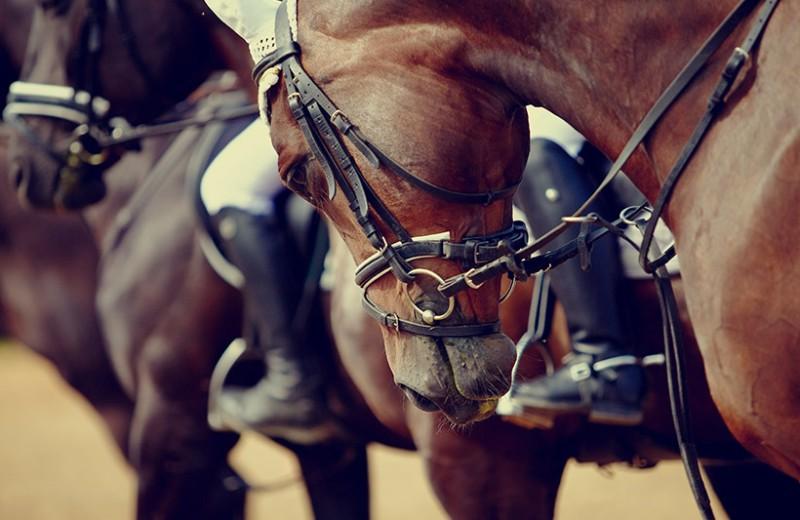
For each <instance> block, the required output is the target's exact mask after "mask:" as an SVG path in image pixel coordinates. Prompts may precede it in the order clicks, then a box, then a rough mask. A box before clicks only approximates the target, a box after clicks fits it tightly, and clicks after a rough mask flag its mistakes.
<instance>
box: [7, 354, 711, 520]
mask: <svg viewBox="0 0 800 520" xmlns="http://www.w3.org/2000/svg"><path fill="white" fill-rule="evenodd" d="M232 457H233V462H234V466H235V467H236V468H237V469H238V470H240V471H241V472H242V474H243V475H244V476H245V478H247V479H248V481H249V482H250V483H251V484H253V485H267V486H270V485H272V484H276V489H275V490H274V491H272V492H259V493H251V494H250V496H249V498H248V517H250V518H254V519H259V518H281V519H307V518H310V509H309V507H308V505H307V501H306V498H305V495H304V491H303V488H302V485H301V484H300V482H299V481H295V476H296V475H297V473H298V470H297V468H296V465H295V463H294V461H293V457H291V456H290V455H289V453H288V452H287V451H285V450H284V449H283V448H280V447H278V446H277V445H275V444H274V443H271V442H269V441H266V440H263V439H262V438H260V437H258V436H256V435H251V436H245V437H244V439H243V440H242V441H241V442H240V443H239V445H238V446H237V447H236V448H235V450H234V452H233V454H232ZM370 471H371V476H372V481H373V482H372V511H373V515H374V518H375V519H377V520H395V519H396V520H400V519H408V518H414V519H417V520H423V519H432V520H436V519H442V518H446V517H445V515H444V513H443V512H442V510H441V508H440V507H439V505H438V504H437V502H436V500H435V498H434V496H433V493H432V491H431V490H430V488H429V486H428V483H427V480H426V479H425V475H424V472H423V468H422V463H421V461H420V459H419V458H418V457H417V456H416V455H415V454H414V453H409V452H403V451H399V450H393V449H390V448H385V447H383V446H372V447H371V448H370ZM287 481H288V483H287ZM284 484H286V485H285V486H284ZM134 486H135V484H134V479H133V475H132V473H131V472H130V470H129V469H128V468H127V466H126V465H125V462H124V460H123V459H122V457H121V456H120V454H119V453H118V452H117V450H116V449H115V448H114V446H113V443H112V440H111V438H110V437H109V435H108V433H107V432H106V430H105V429H104V428H103V426H102V424H101V423H100V421H99V419H98V418H97V416H96V415H95V413H94V412H93V411H92V409H91V408H90V407H89V405H88V404H87V403H86V402H85V401H84V400H83V399H82V398H81V397H80V396H79V395H77V394H76V393H75V392H74V391H73V390H72V389H71V388H69V387H68V386H67V385H66V384H65V383H64V382H63V381H62V380H61V379H60V377H59V376H58V374H57V373H56V371H55V370H54V368H53V367H52V366H51V365H50V364H49V363H48V362H47V361H44V360H43V359H42V358H40V357H39V356H37V355H36V354H33V353H32V352H31V351H30V350H28V349H26V348H25V347H23V346H21V345H19V344H15V343H8V342H3V343H2V344H0V519H25V520H61V519H70V520H71V519H75V520H94V519H97V520H107V519H127V518H133V506H134V493H135V489H134ZM717 511H719V509H717ZM556 517H557V518H558V519H575V520H577V519H585V518H614V519H640V518H645V517H646V518H648V519H651V520H659V519H665V520H666V519H676V518H680V519H692V518H698V514H697V511H696V509H695V507H694V504H693V502H692V499H691V496H690V493H689V488H688V484H687V482H686V477H685V476H684V473H683V469H682V467H681V466H680V463H679V462H667V463H661V464H659V465H658V466H657V467H656V468H655V469H652V470H632V469H629V468H626V467H625V466H622V465H614V466H610V467H607V468H603V469H600V468H598V467H597V466H595V465H589V464H583V465H579V464H575V463H570V465H569V466H568V468H567V472H566V475H565V480H564V485H563V486H562V488H561V494H560V497H559V501H558V508H557V513H556Z"/></svg>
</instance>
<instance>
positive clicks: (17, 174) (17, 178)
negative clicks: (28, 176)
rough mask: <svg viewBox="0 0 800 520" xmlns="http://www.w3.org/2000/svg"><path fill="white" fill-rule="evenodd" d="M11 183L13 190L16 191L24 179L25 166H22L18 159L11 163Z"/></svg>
mask: <svg viewBox="0 0 800 520" xmlns="http://www.w3.org/2000/svg"><path fill="white" fill-rule="evenodd" d="M10 173H11V182H12V183H13V187H14V189H15V190H16V189H18V188H19V187H20V186H21V185H22V181H23V180H24V179H25V166H24V165H23V164H22V161H21V160H19V159H15V160H14V161H12V163H11V172H10Z"/></svg>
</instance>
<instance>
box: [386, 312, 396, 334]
mask: <svg viewBox="0 0 800 520" xmlns="http://www.w3.org/2000/svg"><path fill="white" fill-rule="evenodd" d="M383 321H384V322H385V323H386V326H387V327H391V328H393V329H394V330H396V331H397V332H400V317H399V316H398V315H397V314H395V313H393V312H391V313H388V314H387V315H386V316H385V317H384V318H383Z"/></svg>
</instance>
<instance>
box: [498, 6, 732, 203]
mask: <svg viewBox="0 0 800 520" xmlns="http://www.w3.org/2000/svg"><path fill="white" fill-rule="evenodd" d="M734 3H735V0H721V1H719V2H695V1H692V0H674V1H671V2H630V1H629V0H611V1H607V2H563V1H562V0H535V1H533V0H520V1H519V2H515V4H517V5H514V6H507V7H506V9H508V10H509V12H508V13H507V14H508V16H507V17H504V18H506V19H507V20H514V23H512V24H511V25H509V26H507V27H508V28H507V34H508V35H509V36H510V37H511V40H510V41H508V40H502V41H501V47H503V48H502V49H497V50H498V51H499V54H498V56H497V59H496V60H495V61H496V65H495V67H496V70H494V71H492V73H493V74H494V75H495V77H499V78H503V80H504V82H505V83H506V84H507V85H508V86H509V88H510V89H511V91H513V92H515V93H517V94H518V95H519V96H520V97H521V99H522V101H523V102H524V103H531V104H537V105H542V106H544V107H546V108H548V109H550V110H551V111H552V112H554V113H556V114H558V115H559V116H561V117H562V118H564V119H565V120H567V121H568V122H570V123H571V124H572V125H573V126H574V127H576V128H577V129H578V130H579V131H580V132H581V133H583V134H584V135H585V136H586V137H587V138H588V139H589V140H590V141H592V142H593V143H595V144H596V145H597V146H599V147H600V148H601V149H602V150H603V151H604V152H605V153H606V154H607V155H609V156H610V157H616V156H617V155H618V154H619V152H620V151H621V150H622V148H623V147H624V145H625V143H626V141H627V139H628V138H629V136H630V135H631V134H632V133H633V131H634V129H635V128H636V126H637V125H638V124H639V122H640V121H641V119H642V118H643V117H644V115H645V113H646V112H647V111H648V110H649V109H650V107H651V105H652V104H653V102H654V101H655V100H656V98H657V97H658V96H659V95H660V93H661V92H662V91H663V89H664V88H665V87H666V85H667V84H668V83H669V82H670V81H671V80H672V79H673V78H674V76H675V75H676V74H677V73H678V71H679V70H680V69H681V67H683V65H684V64H685V63H686V62H687V61H688V60H689V59H690V57H691V56H692V54H693V53H694V52H695V51H696V50H697V49H699V48H700V46H701V45H702V42H703V41H704V40H705V39H706V37H707V36H708V35H709V34H710V33H711V32H712V31H713V29H714V27H716V25H717V24H719V22H720V21H721V20H722V19H723V18H724V17H725V16H726V15H727V13H729V12H730V11H731V10H732V9H733V6H734ZM732 41H733V40H731V43H730V44H729V45H730V46H731V47H732V46H733V43H732ZM726 48H727V47H726ZM721 54H725V56H727V53H721ZM721 54H720V55H721ZM719 59H720V58H719V56H717V58H716V60H714V61H715V62H719ZM716 66H718V65H716ZM710 68H711V69H713V70H716V68H715V65H711V67H710ZM714 77H715V75H714V74H706V75H703V76H701V77H700V79H699V80H698V81H696V82H695V83H694V84H693V85H692V87H691V88H690V90H689V91H688V92H687V93H686V95H684V97H683V98H682V100H681V101H680V102H679V103H678V105H677V107H676V109H675V110H672V111H671V112H670V113H669V114H668V116H667V117H666V119H665V122H664V123H662V124H660V125H659V128H658V129H657V132H656V137H654V138H653V139H650V140H648V141H647V142H646V144H645V146H644V147H640V149H639V152H638V153H637V154H635V155H634V157H633V158H632V160H631V161H629V163H628V164H627V166H626V169H625V171H626V173H628V174H629V175H630V176H631V177H632V179H633V180H634V182H635V183H636V184H637V185H638V186H639V188H640V189H642V191H644V192H645V195H647V196H648V197H649V198H650V199H651V200H653V198H654V197H655V195H656V193H657V190H658V187H659V183H660V179H662V178H663V176H665V174H666V171H667V169H668V167H669V162H670V161H671V160H673V159H674V157H675V154H676V153H677V150H678V147H679V146H680V144H681V143H682V142H683V141H685V140H686V138H687V137H688V130H687V125H688V124H690V123H689V121H691V119H694V118H697V117H698V116H697V114H699V113H701V111H702V107H704V105H705V101H706V99H707V94H705V93H704V92H708V88H707V87H706V85H708V84H709V83H710V82H711V81H714ZM687 118H688V119H687ZM533 124H534V128H535V124H536V122H535V121H534V122H533Z"/></svg>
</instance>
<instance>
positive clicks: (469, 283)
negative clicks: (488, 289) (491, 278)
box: [443, 267, 486, 291]
mask: <svg viewBox="0 0 800 520" xmlns="http://www.w3.org/2000/svg"><path fill="white" fill-rule="evenodd" d="M473 274H475V268H474V267H473V268H472V269H470V270H469V271H467V272H466V273H464V283H465V284H467V287H469V288H470V289H475V290H476V291H477V290H478V289H480V288H481V287H483V284H485V283H486V282H481V283H475V282H473V281H472V278H471V277H472V275H473ZM443 283H444V282H443Z"/></svg>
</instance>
